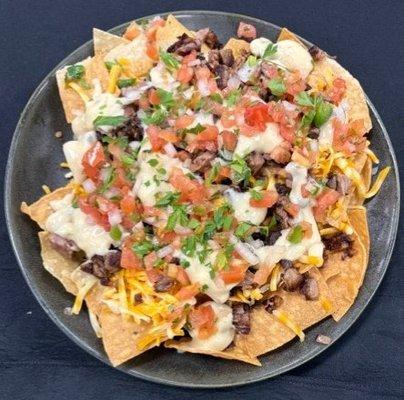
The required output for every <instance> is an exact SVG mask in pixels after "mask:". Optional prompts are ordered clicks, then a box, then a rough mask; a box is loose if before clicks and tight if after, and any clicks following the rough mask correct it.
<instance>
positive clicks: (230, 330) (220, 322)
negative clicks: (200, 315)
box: [190, 301, 235, 351]
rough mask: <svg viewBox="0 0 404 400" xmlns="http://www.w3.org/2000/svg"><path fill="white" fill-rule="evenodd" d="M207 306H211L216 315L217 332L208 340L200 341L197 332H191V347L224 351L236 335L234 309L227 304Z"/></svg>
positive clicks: (210, 303)
mask: <svg viewBox="0 0 404 400" xmlns="http://www.w3.org/2000/svg"><path fill="white" fill-rule="evenodd" d="M205 304H206V305H210V306H211V307H212V309H213V311H214V313H215V316H216V318H215V326H216V332H215V333H214V334H213V335H211V336H210V337H208V338H207V339H199V338H198V337H197V334H196V332H195V331H193V330H191V331H190V335H191V337H192V341H191V346H192V347H193V348H195V349H199V350H207V351H222V350H224V349H225V348H226V347H227V346H229V344H230V343H231V342H232V341H233V339H234V335H235V329H234V326H233V312H232V309H231V307H229V306H227V305H225V304H217V303H215V302H213V301H210V302H207V303H205Z"/></svg>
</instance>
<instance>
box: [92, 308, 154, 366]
mask: <svg viewBox="0 0 404 400" xmlns="http://www.w3.org/2000/svg"><path fill="white" fill-rule="evenodd" d="M99 323H100V325H101V335H102V342H103V344H104V349H105V352H106V353H107V355H108V358H109V360H110V361H111V364H112V365H113V366H114V367H116V366H117V365H120V364H122V363H124V362H125V361H128V360H130V359H131V358H133V357H136V356H138V355H139V354H142V353H144V352H145V351H146V350H149V349H150V348H151V347H145V348H144V349H142V350H139V349H138V346H137V345H138V342H139V339H141V338H142V337H143V335H144V334H145V332H146V331H147V329H148V328H149V327H148V326H147V325H143V326H140V325H139V324H137V323H135V322H134V321H133V320H132V319H129V318H127V317H126V316H123V315H121V314H114V313H113V312H112V311H111V310H110V309H109V308H108V307H106V306H104V307H102V309H101V312H100V313H99Z"/></svg>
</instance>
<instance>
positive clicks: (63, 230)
mask: <svg viewBox="0 0 404 400" xmlns="http://www.w3.org/2000/svg"><path fill="white" fill-rule="evenodd" d="M72 200H73V195H72V194H68V195H66V196H65V197H64V198H63V199H62V200H57V201H51V203H50V205H51V207H52V208H53V210H54V212H53V213H52V214H51V215H50V216H49V217H48V219H47V221H46V230H47V231H49V232H53V233H56V234H57V235H60V236H62V237H64V238H66V239H69V240H73V241H74V242H75V243H76V244H77V246H78V247H80V249H82V250H83V251H84V252H85V253H86V255H87V258H90V257H92V256H93V255H94V254H99V255H105V254H106V253H107V252H108V251H109V248H110V246H111V244H113V240H112V238H111V237H110V235H109V233H108V232H106V231H105V230H104V229H102V228H101V227H100V226H98V225H95V224H90V223H89V222H88V216H87V215H86V214H84V213H83V212H82V211H81V210H80V208H73V207H72Z"/></svg>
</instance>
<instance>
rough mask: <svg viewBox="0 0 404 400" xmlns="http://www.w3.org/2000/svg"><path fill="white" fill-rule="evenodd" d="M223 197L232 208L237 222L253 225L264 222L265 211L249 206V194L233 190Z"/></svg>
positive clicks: (264, 209)
mask: <svg viewBox="0 0 404 400" xmlns="http://www.w3.org/2000/svg"><path fill="white" fill-rule="evenodd" d="M225 196H226V197H227V198H228V200H229V202H230V204H231V205H232V206H233V209H234V216H235V217H236V219H237V221H239V222H249V223H250V224H253V225H260V224H261V223H262V222H263V221H264V219H265V216H266V215H267V209H266V208H258V207H252V206H250V199H251V195H250V193H249V192H237V191H235V190H234V189H228V190H226V192H225Z"/></svg>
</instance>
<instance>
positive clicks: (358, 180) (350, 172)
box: [335, 157, 366, 196]
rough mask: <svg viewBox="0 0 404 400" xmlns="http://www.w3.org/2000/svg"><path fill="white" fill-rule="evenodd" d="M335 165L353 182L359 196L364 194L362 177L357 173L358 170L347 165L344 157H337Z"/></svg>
mask: <svg viewBox="0 0 404 400" xmlns="http://www.w3.org/2000/svg"><path fill="white" fill-rule="evenodd" d="M335 165H336V166H337V167H338V168H339V169H341V171H342V172H343V173H344V174H345V175H346V176H347V177H348V178H349V179H351V181H352V182H353V183H354V184H355V186H356V188H357V190H358V194H359V195H360V196H365V194H366V188H365V185H364V183H363V180H362V177H361V175H360V174H359V172H358V171H357V170H356V169H355V168H352V167H351V166H349V163H348V161H347V160H346V159H345V158H342V157H341V158H337V159H336V160H335Z"/></svg>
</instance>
